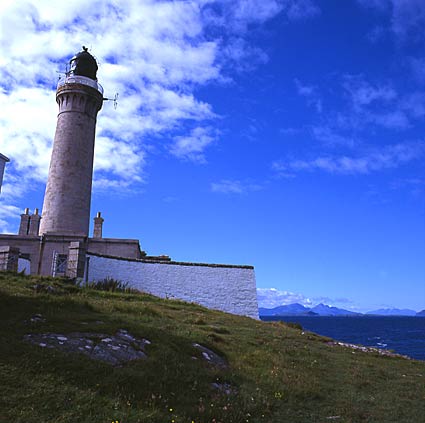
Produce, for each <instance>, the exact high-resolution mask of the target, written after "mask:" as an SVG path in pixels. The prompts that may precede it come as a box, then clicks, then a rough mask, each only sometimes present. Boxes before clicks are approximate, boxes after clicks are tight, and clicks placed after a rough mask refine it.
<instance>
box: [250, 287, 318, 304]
mask: <svg viewBox="0 0 425 423" xmlns="http://www.w3.org/2000/svg"><path fill="white" fill-rule="evenodd" d="M257 299H258V306H259V307H264V308H274V307H278V306H281V305H287V304H294V303H299V304H301V305H303V306H304V307H311V306H312V305H313V302H312V300H311V299H310V298H307V297H305V296H304V295H302V294H297V293H294V292H290V291H280V290H278V289H276V288H257Z"/></svg>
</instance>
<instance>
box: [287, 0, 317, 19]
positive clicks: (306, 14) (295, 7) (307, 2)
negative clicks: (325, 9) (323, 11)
mask: <svg viewBox="0 0 425 423" xmlns="http://www.w3.org/2000/svg"><path fill="white" fill-rule="evenodd" d="M287 15H288V18H289V19H292V20H298V19H306V18H311V17H314V16H317V15H320V8H319V7H318V6H317V4H316V3H314V2H313V1H312V0H298V1H291V2H289V4H288V9H287Z"/></svg>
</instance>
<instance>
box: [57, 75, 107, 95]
mask: <svg viewBox="0 0 425 423" xmlns="http://www.w3.org/2000/svg"><path fill="white" fill-rule="evenodd" d="M65 84H82V85H87V86H89V87H92V88H94V89H95V90H97V91H99V92H100V94H102V95H103V87H102V85H100V84H99V83H98V82H97V81H95V80H94V79H91V78H87V77H86V76H81V75H65V76H63V77H62V78H60V79H59V82H58V86H57V88H59V87H62V86H64V85H65Z"/></svg>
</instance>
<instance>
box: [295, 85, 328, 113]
mask: <svg viewBox="0 0 425 423" xmlns="http://www.w3.org/2000/svg"><path fill="white" fill-rule="evenodd" d="M294 82H295V86H296V88H297V92H298V94H299V95H300V96H302V97H305V98H306V99H307V104H308V105H309V106H313V107H314V108H315V109H316V111H317V112H318V113H322V110H323V106H322V99H321V97H320V95H319V91H318V88H317V87H316V86H314V85H304V84H303V83H302V82H301V81H300V80H299V79H297V78H295V80H294Z"/></svg>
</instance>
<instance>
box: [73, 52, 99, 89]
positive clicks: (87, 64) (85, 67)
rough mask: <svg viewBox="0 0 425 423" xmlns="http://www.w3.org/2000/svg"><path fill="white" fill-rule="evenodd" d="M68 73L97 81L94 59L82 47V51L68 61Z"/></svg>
mask: <svg viewBox="0 0 425 423" xmlns="http://www.w3.org/2000/svg"><path fill="white" fill-rule="evenodd" d="M69 63H70V65H71V68H70V72H71V73H73V74H74V75H81V76H86V77H87V78H90V79H93V80H95V81H96V80H97V77H96V73H97V69H98V67H97V62H96V59H95V58H94V57H93V56H92V55H91V54H90V53H89V52H88V51H87V48H86V47H84V46H83V51H81V52H80V53H78V54H77V55H75V56H74V57H73V58H72V59H71V60H70V62H69Z"/></svg>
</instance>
